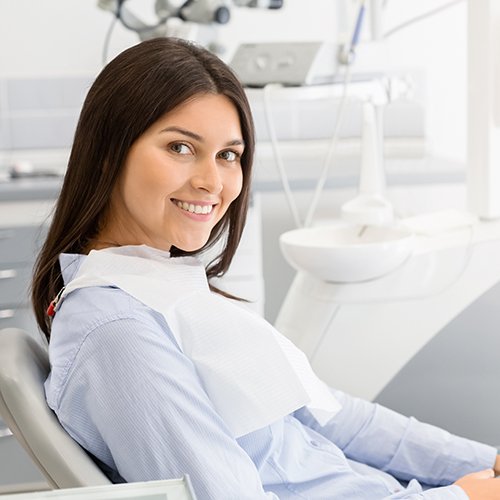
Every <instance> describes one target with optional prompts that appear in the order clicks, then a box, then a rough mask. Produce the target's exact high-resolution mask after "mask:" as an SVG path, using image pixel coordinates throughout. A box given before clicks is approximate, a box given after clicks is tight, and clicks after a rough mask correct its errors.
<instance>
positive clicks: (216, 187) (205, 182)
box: [191, 158, 223, 194]
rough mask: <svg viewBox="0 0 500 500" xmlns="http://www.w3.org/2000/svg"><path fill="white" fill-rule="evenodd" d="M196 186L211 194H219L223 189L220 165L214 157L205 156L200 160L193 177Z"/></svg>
mask: <svg viewBox="0 0 500 500" xmlns="http://www.w3.org/2000/svg"><path fill="white" fill-rule="evenodd" d="M191 183H192V185H193V187H194V188H196V189H201V190H203V191H206V192H208V193H211V194H219V193H220V192H221V191H222V188H223V183H222V178H221V173H220V167H219V165H218V164H217V160H216V159H214V158H205V159H203V160H202V161H200V162H199V163H198V164H197V166H196V170H195V172H194V175H193V176H192V178H191Z"/></svg>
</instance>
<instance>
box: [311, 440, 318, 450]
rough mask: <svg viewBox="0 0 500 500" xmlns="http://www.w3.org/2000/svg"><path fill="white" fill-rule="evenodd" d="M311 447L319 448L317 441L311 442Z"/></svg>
mask: <svg viewBox="0 0 500 500" xmlns="http://www.w3.org/2000/svg"><path fill="white" fill-rule="evenodd" d="M311 446H314V447H315V448H319V443H318V442H317V441H314V440H312V441H311Z"/></svg>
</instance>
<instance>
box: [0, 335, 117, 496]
mask: <svg viewBox="0 0 500 500" xmlns="http://www.w3.org/2000/svg"><path fill="white" fill-rule="evenodd" d="M49 369H50V366H49V358H48V354H47V351H46V350H45V349H44V347H43V346H42V345H41V344H39V343H38V342H37V341H36V340H35V339H34V338H33V337H32V336H30V335H29V334H27V333H26V332H25V331H23V330H19V329H16V328H6V329H3V330H1V331H0V415H1V416H2V418H3V420H4V421H5V423H6V424H7V426H8V427H9V428H10V430H11V431H12V434H13V435H14V437H15V438H16V439H17V440H18V441H19V443H20V444H21V446H22V447H23V448H24V450H25V451H26V452H27V453H28V455H29V457H30V458H31V459H32V460H33V462H34V463H35V465H36V466H37V467H38V468H39V469H40V471H41V472H42V474H43V475H44V476H45V478H46V480H47V483H48V484H49V486H51V487H52V488H54V489H58V488H74V487H78V486H98V485H104V484H111V482H110V480H109V479H108V478H107V477H106V476H105V475H104V473H103V472H101V470H100V469H99V468H98V467H97V465H96V464H95V463H94V462H93V461H92V459H91V458H90V457H89V456H88V455H87V453H86V452H85V451H84V450H83V449H82V448H81V447H80V446H79V445H78V444H77V443H76V442H75V441H74V440H73V439H72V438H71V437H70V436H69V435H68V434H67V433H66V431H65V430H64V429H63V428H62V426H61V424H60V423H59V421H58V420H57V417H56V416H55V414H54V413H53V412H52V410H51V409H50V408H49V407H48V406H47V403H46V401H45V392H44V388H43V383H44V381H45V379H46V378H47V375H48V373H49Z"/></svg>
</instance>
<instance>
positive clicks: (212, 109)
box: [157, 93, 240, 128]
mask: <svg viewBox="0 0 500 500" xmlns="http://www.w3.org/2000/svg"><path fill="white" fill-rule="evenodd" d="M221 121H222V122H224V123H225V124H232V125H233V126H238V128H239V126H240V117H239V113H238V109H237V107H236V105H235V104H234V102H233V101H232V100H231V99H229V98H228V97H227V96H225V95H223V94H211V93H210V94H197V95H195V96H193V97H191V98H190V99H188V100H186V101H184V102H183V103H181V104H179V105H178V106H176V107H175V108H174V109H172V110H171V111H169V112H168V113H165V114H164V115H163V116H162V117H161V118H160V119H159V120H158V121H157V124H158V125H160V126H161V125H162V124H165V123H172V122H175V123H176V124H182V123H184V122H186V123H188V124H191V125H199V126H203V125H208V124H209V123H210V122H212V126H214V125H215V124H216V123H219V122H221Z"/></svg>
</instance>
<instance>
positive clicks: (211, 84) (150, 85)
mask: <svg viewBox="0 0 500 500" xmlns="http://www.w3.org/2000/svg"><path fill="white" fill-rule="evenodd" d="M203 93H216V94H222V95H225V96H226V97H228V98H229V99H230V100H231V101H232V102H233V104H234V105H235V106H236V108H237V110H238V114H239V118H240V126H241V131H242V134H243V140H244V142H245V150H244V153H243V156H242V158H241V165H242V170H243V187H242V190H241V193H240V195H239V196H238V198H237V199H236V200H235V201H234V202H233V203H232V204H231V206H230V207H229V210H228V211H227V213H226V214H225V215H224V217H223V218H222V219H221V220H220V221H219V223H218V224H217V225H216V226H215V227H214V229H213V230H212V233H211V235H210V238H209V240H208V242H207V244H206V245H205V246H204V247H203V249H200V250H198V251H197V252H193V253H198V252H200V251H203V250H205V249H207V248H208V247H211V246H213V245H214V244H215V243H216V242H217V241H218V240H219V239H221V238H222V237H223V236H225V244H224V246H223V249H222V250H221V251H220V253H219V254H218V255H217V257H216V258H215V259H214V260H213V261H212V262H211V263H210V264H209V265H208V266H207V269H206V272H207V277H208V278H209V279H210V278H212V277H215V276H222V275H223V274H224V273H225V272H226V271H227V269H228V267H229V265H230V263H231V260H232V258H233V256H234V253H235V252H236V248H237V246H238V243H239V241H240V238H241V233H242V231H243V226H244V224H245V219H246V213H247V209H248V203H249V191H250V178H251V167H252V161H253V153H254V144H255V138H254V128H253V122H252V116H251V111H250V106H249V104H248V101H247V99H246V96H245V92H244V90H243V88H242V86H241V84H240V83H239V81H238V79H237V78H236V76H235V75H234V74H233V72H232V71H231V70H230V69H229V68H228V67H227V66H226V65H225V64H224V63H223V62H222V61H221V60H220V59H219V58H218V57H217V56H215V55H214V54H212V53H210V52H208V51H207V50H205V49H203V48H201V47H198V46H196V45H194V44H193V43H191V42H187V41H184V40H179V39H174V38H156V39H153V40H148V41H145V42H142V43H139V44H138V45H135V46H134V47H131V48H129V49H127V50H125V51H124V52H122V53H121V54H120V55H118V56H117V57H116V58H115V59H114V60H112V61H111V62H110V63H109V64H108V65H107V66H106V67H105V68H104V69H103V70H102V71H101V73H100V74H99V76H98V77H97V78H96V80H95V82H94V84H93V85H92V87H91V88H90V90H89V92H88V94H87V98H86V99H85V102H84V104H83V108H82V111H81V114H80V119H79V121H78V125H77V128H76V132H75V137H74V142H73V147H72V149H71V154H70V157H69V163H68V168H67V171H66V175H65V177H64V182H63V185H62V189H61V193H60V195H59V198H58V200H57V204H56V207H55V211H54V216H53V219H52V223H51V225H50V228H49V231H48V235H47V239H46V241H45V243H44V245H43V247H42V250H41V251H40V254H39V256H38V259H37V262H36V265H35V270H34V276H33V282H32V302H33V307H34V310H35V316H36V320H37V322H38V325H39V327H40V328H41V330H42V331H43V333H44V334H45V336H46V337H47V339H49V337H50V319H49V318H48V316H47V315H46V310H47V307H48V306H49V304H50V301H51V300H52V299H53V298H54V297H55V296H56V295H57V293H58V292H59V291H60V290H61V288H62V287H63V279H62V276H61V269H60V266H59V260H58V259H59V254H61V253H63V252H68V253H83V252H84V250H85V248H86V247H87V246H88V244H89V241H90V240H91V239H92V238H93V237H95V236H96V234H97V231H98V229H99V227H100V224H101V223H102V220H103V217H104V215H105V213H106V210H107V208H108V203H109V200H110V197H111V192H112V190H113V188H114V186H115V183H116V181H117V179H118V176H119V175H120V172H121V170H122V166H123V164H124V161H125V158H126V156H127V153H128V152H129V150H130V147H131V146H132V144H133V143H134V142H135V141H136V140H137V139H138V138H139V136H140V135H142V134H143V133H144V132H145V131H146V129H148V128H149V127H150V126H151V125H152V124H153V123H155V122H156V121H157V120H158V119H160V118H161V117H162V116H163V115H164V114H166V113H168V112H169V111H171V110H173V109H174V108H175V107H177V106H178V105H180V104H182V103H183V102H185V101H186V100H187V99H189V98H191V97H193V96H195V95H198V94H203ZM171 254H172V255H173V256H179V255H186V254H187V253H186V252H183V251H182V250H180V249H177V248H172V249H171Z"/></svg>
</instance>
